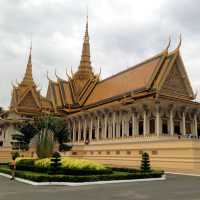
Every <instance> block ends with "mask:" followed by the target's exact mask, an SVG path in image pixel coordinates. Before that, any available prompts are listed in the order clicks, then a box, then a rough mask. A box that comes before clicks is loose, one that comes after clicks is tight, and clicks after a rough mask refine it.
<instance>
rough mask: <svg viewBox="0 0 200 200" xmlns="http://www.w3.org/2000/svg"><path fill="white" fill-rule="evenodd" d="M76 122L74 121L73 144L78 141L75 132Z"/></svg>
mask: <svg viewBox="0 0 200 200" xmlns="http://www.w3.org/2000/svg"><path fill="white" fill-rule="evenodd" d="M75 125H76V124H75V120H74V119H73V142H75V141H76V132H75V131H76V130H75Z"/></svg>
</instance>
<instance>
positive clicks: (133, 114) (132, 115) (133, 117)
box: [131, 111, 136, 137]
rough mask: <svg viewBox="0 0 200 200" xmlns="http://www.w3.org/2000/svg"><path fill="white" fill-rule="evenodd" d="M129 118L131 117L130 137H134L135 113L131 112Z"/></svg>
mask: <svg viewBox="0 0 200 200" xmlns="http://www.w3.org/2000/svg"><path fill="white" fill-rule="evenodd" d="M131 117H132V136H133V137H134V136H135V134H136V133H135V128H136V120H135V111H132V113H131Z"/></svg>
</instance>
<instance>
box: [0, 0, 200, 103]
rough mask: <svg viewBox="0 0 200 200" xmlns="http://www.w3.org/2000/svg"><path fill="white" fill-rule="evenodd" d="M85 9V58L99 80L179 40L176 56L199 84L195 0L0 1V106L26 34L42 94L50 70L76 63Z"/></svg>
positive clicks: (15, 74) (14, 77)
mask: <svg viewBox="0 0 200 200" xmlns="http://www.w3.org/2000/svg"><path fill="white" fill-rule="evenodd" d="M87 6H88V9H89V35H90V46H91V60H92V65H93V67H94V71H95V72H97V73H98V72H99V70H100V68H101V69H102V70H101V71H102V77H101V78H102V79H103V78H105V77H107V76H110V75H112V74H115V73H117V72H119V71H121V70H124V69H126V68H127V67H130V66H133V65H135V64H137V63H139V62H141V61H143V60H144V59H147V58H149V57H151V56H153V55H155V54H157V53H159V52H160V51H162V50H163V49H164V48H165V46H166V44H167V42H168V38H169V35H171V37H172V44H171V47H170V49H171V50H172V49H174V48H175V47H176V46H177V43H178V37H179V34H180V33H181V34H182V38H183V42H182V46H181V55H182V57H183V61H184V63H185V67H186V70H187V72H188V73H189V77H190V80H191V82H192V86H193V88H194V91H196V90H197V89H199V88H200V78H199V77H200V12H199V8H200V1H198V0H176V1H173V0H154V1H147V0H139V1H136V0H85V1H83V0H9V1H8V0H0V106H4V107H8V106H9V103H10V97H11V89H12V85H11V83H12V82H13V83H16V81H18V82H20V81H21V80H22V78H23V75H24V73H25V68H26V63H27V56H28V51H29V46H30V38H31V35H32V40H33V53H32V62H33V76H34V80H35V82H36V83H37V84H38V85H39V87H40V88H41V89H42V92H43V94H44V95H45V94H46V88H47V84H48V82H47V78H46V71H47V70H48V71H49V76H50V77H51V78H52V79H56V78H55V75H54V71H55V69H56V71H57V74H58V75H59V76H60V77H62V78H63V79H66V75H65V71H66V68H67V69H68V71H70V68H72V69H73V71H75V70H76V69H77V67H78V65H79V61H80V54H81V47H82V41H83V35H84V31H85V20H86V7H87Z"/></svg>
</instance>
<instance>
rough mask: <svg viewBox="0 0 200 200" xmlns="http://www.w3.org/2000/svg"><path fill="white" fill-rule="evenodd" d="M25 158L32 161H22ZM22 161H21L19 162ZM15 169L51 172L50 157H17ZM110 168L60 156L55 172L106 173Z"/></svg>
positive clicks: (78, 173) (73, 173) (109, 171)
mask: <svg viewBox="0 0 200 200" xmlns="http://www.w3.org/2000/svg"><path fill="white" fill-rule="evenodd" d="M25 159H28V160H30V159H32V160H33V162H34V164H32V163H33V162H31V161H30V163H29V161H24V160H25ZM20 162H22V163H20ZM16 164H17V169H19V170H27V171H34V172H49V173H53V172H52V169H51V159H50V158H43V159H33V158H18V159H17V162H16ZM111 172H112V171H111V169H110V168H108V167H105V166H104V165H103V164H100V163H96V162H94V161H90V160H82V159H74V158H67V157H64V158H63V157H61V165H60V166H59V168H58V170H57V172H56V173H57V174H68V175H89V174H102V173H104V174H108V173H111Z"/></svg>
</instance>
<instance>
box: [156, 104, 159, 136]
mask: <svg viewBox="0 0 200 200" xmlns="http://www.w3.org/2000/svg"><path fill="white" fill-rule="evenodd" d="M155 122H156V126H155V128H156V135H157V136H159V134H160V106H159V105H156V121H155Z"/></svg>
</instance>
